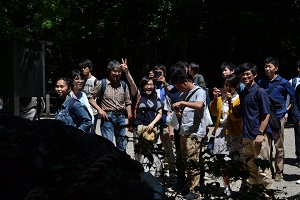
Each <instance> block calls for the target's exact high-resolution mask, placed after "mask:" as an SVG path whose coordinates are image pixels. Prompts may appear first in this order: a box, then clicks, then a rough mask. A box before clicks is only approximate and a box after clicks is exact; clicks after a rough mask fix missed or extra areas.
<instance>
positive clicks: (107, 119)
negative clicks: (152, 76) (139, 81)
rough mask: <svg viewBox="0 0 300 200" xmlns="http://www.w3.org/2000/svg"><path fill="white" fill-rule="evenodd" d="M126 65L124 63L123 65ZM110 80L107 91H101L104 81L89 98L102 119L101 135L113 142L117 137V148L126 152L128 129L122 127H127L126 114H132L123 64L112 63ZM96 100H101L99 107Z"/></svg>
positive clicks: (110, 63) (109, 65)
mask: <svg viewBox="0 0 300 200" xmlns="http://www.w3.org/2000/svg"><path fill="white" fill-rule="evenodd" d="M122 65H124V63H123V64H122ZM107 73H108V78H107V79H106V87H105V88H104V89H105V91H101V88H102V81H100V82H99V83H98V84H97V86H96V87H94V88H93V89H92V90H91V94H90V95H89V96H88V98H89V102H90V103H91V105H92V106H93V107H94V108H95V109H96V110H97V112H98V115H99V117H100V118H101V125H100V128H101V134H102V136H103V137H105V138H107V139H108V140H110V141H111V142H113V136H114V135H115V137H116V145H117V147H118V148H119V149H120V150H122V151H125V150H126V142H127V141H126V138H125V135H126V129H125V127H122V126H124V125H125V112H127V116H128V118H131V117H132V114H131V100H130V94H129V89H128V86H127V84H126V85H125V86H126V88H124V87H123V85H122V83H121V81H120V78H121V73H122V69H121V63H120V62H118V61H116V60H114V61H110V62H109V63H108V66H107ZM95 98H100V100H101V103H100V105H97V102H96V101H95Z"/></svg>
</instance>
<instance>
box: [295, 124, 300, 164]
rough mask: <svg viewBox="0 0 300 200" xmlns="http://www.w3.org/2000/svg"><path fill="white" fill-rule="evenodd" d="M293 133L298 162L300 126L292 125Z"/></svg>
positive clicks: (299, 158) (299, 157)
mask: <svg viewBox="0 0 300 200" xmlns="http://www.w3.org/2000/svg"><path fill="white" fill-rule="evenodd" d="M294 133H295V149H296V157H297V162H300V126H299V125H298V123H294Z"/></svg>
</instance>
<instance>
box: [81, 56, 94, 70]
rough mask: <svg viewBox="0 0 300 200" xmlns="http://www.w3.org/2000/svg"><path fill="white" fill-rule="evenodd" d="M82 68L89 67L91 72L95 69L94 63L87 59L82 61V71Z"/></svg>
mask: <svg viewBox="0 0 300 200" xmlns="http://www.w3.org/2000/svg"><path fill="white" fill-rule="evenodd" d="M82 67H88V68H89V69H90V70H91V69H93V63H92V61H91V60H89V59H87V58H85V59H82V60H81V61H80V63H79V68H80V69H81V68H82Z"/></svg>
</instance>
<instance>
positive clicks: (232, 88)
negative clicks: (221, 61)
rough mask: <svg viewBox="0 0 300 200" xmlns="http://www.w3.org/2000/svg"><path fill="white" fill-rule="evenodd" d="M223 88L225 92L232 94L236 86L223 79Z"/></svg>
mask: <svg viewBox="0 0 300 200" xmlns="http://www.w3.org/2000/svg"><path fill="white" fill-rule="evenodd" d="M225 89H226V92H229V93H230V94H234V92H235V90H236V88H235V87H233V86H231V85H230V83H228V82H227V81H225Z"/></svg>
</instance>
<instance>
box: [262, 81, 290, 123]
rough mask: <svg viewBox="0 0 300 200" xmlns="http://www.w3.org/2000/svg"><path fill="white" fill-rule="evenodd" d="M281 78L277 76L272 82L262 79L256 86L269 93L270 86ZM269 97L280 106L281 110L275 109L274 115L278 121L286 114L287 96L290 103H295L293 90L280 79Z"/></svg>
mask: <svg viewBox="0 0 300 200" xmlns="http://www.w3.org/2000/svg"><path fill="white" fill-rule="evenodd" d="M280 79H281V76H279V75H277V77H276V78H275V79H273V80H269V79H268V78H263V79H261V80H259V81H258V83H257V84H258V85H259V86H260V87H262V88H264V89H265V90H266V92H267V93H269V90H270V89H271V88H272V86H273V85H274V84H275V83H277V82H278V81H280ZM269 95H270V97H271V98H272V99H274V100H276V101H277V102H279V103H280V104H281V108H276V115H277V118H278V119H282V118H283V117H284V115H285V113H286V112H287V109H286V99H287V95H290V99H291V101H290V102H291V103H294V102H295V89H294V88H293V87H292V86H291V84H290V83H289V81H288V80H286V79H284V78H282V79H281V81H280V83H279V84H278V85H277V86H276V87H275V88H274V89H273V90H272V91H271V93H270V94H269Z"/></svg>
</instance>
